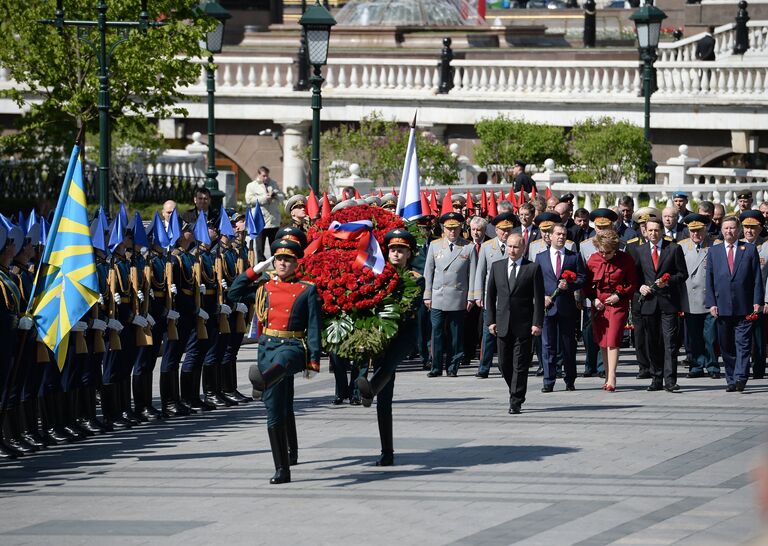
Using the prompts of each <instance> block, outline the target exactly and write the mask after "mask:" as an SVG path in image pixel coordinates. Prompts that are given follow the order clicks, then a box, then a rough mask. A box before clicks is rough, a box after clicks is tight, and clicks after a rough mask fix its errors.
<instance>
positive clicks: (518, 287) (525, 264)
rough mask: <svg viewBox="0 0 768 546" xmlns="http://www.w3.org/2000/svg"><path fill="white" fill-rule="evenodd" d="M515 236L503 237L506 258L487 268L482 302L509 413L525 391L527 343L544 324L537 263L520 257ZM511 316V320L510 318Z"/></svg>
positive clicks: (517, 407)
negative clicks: (494, 345) (484, 304)
mask: <svg viewBox="0 0 768 546" xmlns="http://www.w3.org/2000/svg"><path fill="white" fill-rule="evenodd" d="M524 252H525V246H524V245H523V239H522V237H521V236H520V235H519V234H512V235H510V236H509V237H508V238H507V259H506V260H499V261H498V262H495V263H494V264H493V265H492V266H491V274H490V276H489V278H488V287H487V289H486V294H485V303H486V308H487V313H488V330H489V331H490V332H491V334H493V335H495V336H496V338H497V339H496V344H497V347H498V352H499V367H500V368H501V373H502V375H503V376H504V380H505V381H506V382H507V386H508V387H509V413H512V414H517V413H520V411H521V407H522V405H523V402H525V393H526V391H527V390H528V367H529V366H530V364H531V341H532V338H533V336H539V335H541V326H542V324H543V322H544V280H543V278H542V275H541V268H540V267H539V266H538V264H535V263H533V262H530V261H528V260H526V259H525V258H523V254H524ZM513 313H514V317H513Z"/></svg>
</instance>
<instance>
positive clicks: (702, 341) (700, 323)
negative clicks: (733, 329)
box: [685, 313, 720, 373]
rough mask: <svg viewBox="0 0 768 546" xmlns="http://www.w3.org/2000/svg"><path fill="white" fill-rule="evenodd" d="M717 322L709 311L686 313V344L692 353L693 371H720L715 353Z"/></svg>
mask: <svg viewBox="0 0 768 546" xmlns="http://www.w3.org/2000/svg"><path fill="white" fill-rule="evenodd" d="M716 339H717V323H716V320H715V317H713V316H712V315H710V314H709V313H703V314H700V313H696V314H694V313H686V314H685V346H686V347H687V352H688V353H689V354H690V357H689V360H690V363H691V368H690V371H691V372H703V371H707V372H709V373H719V372H720V366H719V365H718V363H717V355H716V354H715V340H716Z"/></svg>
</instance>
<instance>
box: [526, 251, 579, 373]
mask: <svg viewBox="0 0 768 546" xmlns="http://www.w3.org/2000/svg"><path fill="white" fill-rule="evenodd" d="M562 253H563V254H562V265H561V267H560V276H559V277H558V276H556V275H555V270H554V269H552V258H551V255H550V252H549V251H546V252H540V253H539V254H538V255H537V256H536V263H537V264H538V265H539V267H540V268H541V272H542V277H543V280H544V294H545V295H548V296H549V295H552V294H553V293H554V291H555V289H557V285H558V283H559V281H560V278H562V272H564V271H573V272H574V273H576V280H575V281H574V282H573V283H571V284H569V285H568V288H567V289H565V290H562V291H561V292H560V293H559V294H558V295H557V297H556V298H555V299H554V300H553V302H552V306H551V307H549V309H547V310H546V312H545V314H544V327H543V329H542V332H541V341H542V345H543V351H542V353H543V357H544V358H543V360H544V362H543V365H544V386H545V387H548V386H552V385H554V384H555V377H556V375H555V374H556V369H555V368H556V366H555V360H556V357H557V353H558V349H559V352H561V353H562V362H563V371H564V372H565V384H566V385H573V384H574V382H575V381H576V335H575V334H576V324H577V323H578V320H579V310H578V309H577V308H576V299H575V298H574V292H575V291H576V290H578V289H579V288H581V285H582V284H584V278H585V270H584V262H583V261H582V260H581V256H580V255H579V254H578V253H576V252H574V251H572V250H568V249H567V248H563V249H562Z"/></svg>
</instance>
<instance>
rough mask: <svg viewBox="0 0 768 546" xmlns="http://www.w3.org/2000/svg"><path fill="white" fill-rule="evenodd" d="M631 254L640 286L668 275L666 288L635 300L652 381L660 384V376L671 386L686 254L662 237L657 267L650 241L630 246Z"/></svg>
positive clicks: (675, 369)
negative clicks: (654, 263) (643, 332)
mask: <svg viewBox="0 0 768 546" xmlns="http://www.w3.org/2000/svg"><path fill="white" fill-rule="evenodd" d="M632 257H633V258H634V260H635V264H636V267H637V276H638V279H640V284H641V285H642V284H645V285H648V286H651V287H653V286H654V283H655V281H656V280H657V279H660V278H661V277H662V275H664V274H668V275H669V284H668V285H667V286H666V287H664V288H656V289H654V291H653V293H652V294H649V295H648V296H645V297H644V298H642V299H643V301H642V303H640V301H639V300H638V303H639V311H640V320H641V321H642V323H643V329H644V331H645V344H646V354H647V355H648V359H649V364H650V372H651V377H652V380H653V383H654V384H656V385H660V384H661V382H662V379H663V381H664V386H665V387H672V386H674V385H676V384H677V347H678V343H677V338H678V320H677V313H678V312H679V311H680V310H681V308H682V307H681V300H680V293H681V290H685V280H686V279H687V278H688V269H687V267H686V265H685V255H684V254H683V249H682V248H680V246H678V245H677V243H673V242H671V241H667V240H665V239H662V241H661V252H660V253H659V258H658V267H657V268H654V267H653V258H652V249H651V244H650V243H646V244H643V245H640V246H637V247H635V248H633V251H632ZM662 363H663V367H662V366H661V364H662Z"/></svg>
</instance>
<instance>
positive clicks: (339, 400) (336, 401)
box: [331, 396, 344, 406]
mask: <svg viewBox="0 0 768 546" xmlns="http://www.w3.org/2000/svg"><path fill="white" fill-rule="evenodd" d="M343 403H344V399H343V398H341V397H339V396H337V397H336V398H334V399H333V402H331V404H333V405H334V406H340V405H342V404H343Z"/></svg>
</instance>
